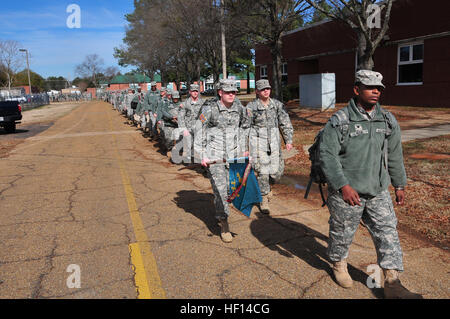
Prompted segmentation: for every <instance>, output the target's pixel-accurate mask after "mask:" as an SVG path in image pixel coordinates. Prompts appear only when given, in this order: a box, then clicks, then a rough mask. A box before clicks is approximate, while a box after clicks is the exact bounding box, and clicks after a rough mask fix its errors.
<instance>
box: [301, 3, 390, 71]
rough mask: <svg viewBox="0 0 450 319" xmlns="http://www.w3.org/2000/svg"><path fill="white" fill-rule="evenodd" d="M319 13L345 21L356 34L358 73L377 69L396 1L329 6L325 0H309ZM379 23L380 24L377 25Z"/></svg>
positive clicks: (330, 4) (333, 4) (334, 4)
mask: <svg viewBox="0 0 450 319" xmlns="http://www.w3.org/2000/svg"><path fill="white" fill-rule="evenodd" d="M306 1H307V2H308V3H309V4H310V5H311V6H313V7H314V8H315V9H316V10H319V11H320V12H322V13H324V14H325V15H327V16H328V17H330V18H331V19H334V20H336V21H342V22H344V23H346V24H347V25H349V26H350V27H351V28H352V29H353V30H354V31H355V33H356V38H357V49H356V50H357V53H358V67H357V68H358V70H361V69H366V70H372V69H373V68H374V66H375V65H374V62H373V55H374V54H375V50H376V49H377V47H378V46H379V45H380V43H381V42H382V41H383V38H384V37H385V35H386V33H387V31H388V29H389V20H390V17H391V10H392V3H393V1H394V0H382V1H381V0H328V5H329V6H331V10H330V8H329V7H326V6H325V5H324V4H323V1H320V0H306ZM377 22H378V23H377Z"/></svg>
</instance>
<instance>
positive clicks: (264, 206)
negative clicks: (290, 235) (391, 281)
mask: <svg viewBox="0 0 450 319" xmlns="http://www.w3.org/2000/svg"><path fill="white" fill-rule="evenodd" d="M259 207H260V209H261V213H263V214H266V215H269V214H270V207H269V195H264V196H263V197H262V203H261V204H260V206H259Z"/></svg>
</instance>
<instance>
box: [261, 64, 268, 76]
mask: <svg viewBox="0 0 450 319" xmlns="http://www.w3.org/2000/svg"><path fill="white" fill-rule="evenodd" d="M259 74H260V75H261V79H267V65H262V66H261V67H260V73H259Z"/></svg>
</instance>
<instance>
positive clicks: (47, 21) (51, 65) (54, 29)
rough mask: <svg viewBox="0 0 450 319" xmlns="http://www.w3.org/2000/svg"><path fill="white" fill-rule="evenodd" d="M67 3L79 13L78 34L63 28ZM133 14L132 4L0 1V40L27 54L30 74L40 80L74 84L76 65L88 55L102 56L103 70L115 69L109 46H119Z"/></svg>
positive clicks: (125, 0) (117, 0)
mask: <svg viewBox="0 0 450 319" xmlns="http://www.w3.org/2000/svg"><path fill="white" fill-rule="evenodd" d="M70 4H77V5H78V6H80V8H81V28H80V29H70V28H68V27H67V24H66V21H67V18H68V17H69V15H70V13H67V12H66V9H67V7H68V6H69V5H70ZM133 10H134V5H133V0H109V1H107V0H91V1H87V0H72V1H58V0H38V1H30V0H16V1H1V9H0V39H1V40H16V41H18V42H19V43H20V44H21V46H22V47H23V48H25V49H28V51H29V52H30V55H31V59H30V68H31V70H33V71H34V72H37V73H39V74H40V75H42V76H43V77H45V78H46V77H48V76H63V77H66V78H67V77H69V79H70V80H73V79H74V78H75V77H76V74H75V67H76V65H77V64H80V63H81V62H83V60H84V58H85V57H86V55H88V54H94V53H96V54H98V55H99V56H101V57H102V58H103V60H104V61H105V67H108V66H116V67H119V66H118V64H117V60H116V59H115V58H114V57H113V53H114V47H119V46H120V45H121V44H122V39H123V38H124V37H125V25H126V20H125V14H127V13H131V12H133ZM22 54H24V53H22ZM119 69H120V71H122V72H126V71H129V70H130V68H128V69H124V68H120V67H119Z"/></svg>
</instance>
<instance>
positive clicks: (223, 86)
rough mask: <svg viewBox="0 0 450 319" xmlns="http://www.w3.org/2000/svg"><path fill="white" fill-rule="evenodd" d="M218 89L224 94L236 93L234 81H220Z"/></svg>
mask: <svg viewBox="0 0 450 319" xmlns="http://www.w3.org/2000/svg"><path fill="white" fill-rule="evenodd" d="M219 83H220V87H219V89H220V90H222V91H224V92H233V91H234V92H237V91H238V89H237V87H236V81H235V80H232V79H225V80H221V81H220V82H219Z"/></svg>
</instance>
